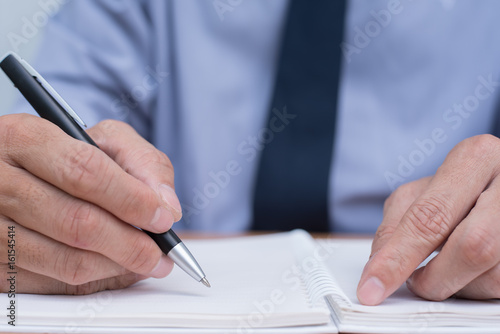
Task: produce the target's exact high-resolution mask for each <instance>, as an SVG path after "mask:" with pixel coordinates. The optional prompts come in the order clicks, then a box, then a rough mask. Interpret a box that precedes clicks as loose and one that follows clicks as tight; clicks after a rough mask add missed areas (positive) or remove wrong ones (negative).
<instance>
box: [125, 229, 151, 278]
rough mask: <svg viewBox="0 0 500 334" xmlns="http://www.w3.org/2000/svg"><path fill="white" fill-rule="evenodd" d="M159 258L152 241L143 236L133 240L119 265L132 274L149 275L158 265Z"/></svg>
mask: <svg viewBox="0 0 500 334" xmlns="http://www.w3.org/2000/svg"><path fill="white" fill-rule="evenodd" d="M160 256H161V254H160V252H159V249H158V247H157V246H156V245H155V244H154V242H153V240H152V239H151V238H149V237H147V235H146V234H144V235H141V236H138V237H137V238H136V239H135V240H134V242H133V243H132V244H131V247H130V248H129V251H128V252H127V253H126V254H124V258H123V259H122V261H120V264H121V265H122V266H123V267H125V268H127V269H128V270H130V271H132V272H135V273H139V274H149V273H150V272H151V271H152V270H153V269H154V267H155V266H156V264H157V263H158V261H159V258H160Z"/></svg>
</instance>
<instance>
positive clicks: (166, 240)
mask: <svg viewBox="0 0 500 334" xmlns="http://www.w3.org/2000/svg"><path fill="white" fill-rule="evenodd" d="M144 232H146V233H147V235H149V236H150V237H151V239H153V240H154V241H155V242H156V244H157V245H158V246H159V247H160V249H161V250H162V251H163V253H165V254H168V253H169V252H170V251H171V250H172V248H174V247H175V246H176V245H177V244H179V243H181V239H179V237H178V236H177V234H175V232H174V231H172V230H168V231H167V232H165V233H160V234H156V233H152V232H149V231H144Z"/></svg>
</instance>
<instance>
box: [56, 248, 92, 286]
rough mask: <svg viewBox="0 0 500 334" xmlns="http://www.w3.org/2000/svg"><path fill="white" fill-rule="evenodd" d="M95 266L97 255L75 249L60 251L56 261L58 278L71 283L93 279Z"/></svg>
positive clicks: (80, 282)
mask: <svg viewBox="0 0 500 334" xmlns="http://www.w3.org/2000/svg"><path fill="white" fill-rule="evenodd" d="M95 267H96V263H95V257H93V256H90V255H89V254H84V253H82V252H80V251H77V250H74V249H67V250H64V251H62V252H59V254H58V255H57V256H56V258H55V261H54V271H55V272H56V273H57V277H58V279H59V280H60V281H62V282H64V283H67V284H71V285H80V284H85V283H87V282H90V281H92V277H93V276H94V268H95Z"/></svg>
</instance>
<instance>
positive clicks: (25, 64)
mask: <svg viewBox="0 0 500 334" xmlns="http://www.w3.org/2000/svg"><path fill="white" fill-rule="evenodd" d="M10 54H11V55H12V56H14V57H15V58H16V59H17V60H18V61H19V62H20V63H21V65H22V66H23V67H24V69H25V70H26V71H28V73H29V74H30V75H31V76H32V77H34V78H35V79H36V80H37V81H38V83H40V85H41V86H42V87H43V89H45V91H47V93H48V94H49V95H50V96H52V98H53V99H54V100H56V102H57V103H59V105H60V106H61V107H62V109H63V110H64V111H65V112H66V113H67V114H68V115H69V116H70V117H71V118H72V119H73V120H75V122H76V123H78V124H79V125H80V126H82V127H83V128H86V127H87V124H85V122H84V121H83V120H82V119H81V118H80V116H78V114H77V113H76V112H75V111H74V110H73V108H71V107H70V106H69V104H68V103H67V102H66V101H64V99H63V98H62V97H61V95H59V94H58V93H57V92H56V91H55V89H54V88H52V86H51V85H50V84H49V83H48V82H47V81H46V80H45V79H44V78H43V77H42V76H41V75H40V73H38V72H37V71H36V70H35V69H34V68H33V67H31V65H30V64H28V62H27V61H25V60H24V59H22V58H21V57H19V56H18V55H17V54H15V53H13V52H12V53H10Z"/></svg>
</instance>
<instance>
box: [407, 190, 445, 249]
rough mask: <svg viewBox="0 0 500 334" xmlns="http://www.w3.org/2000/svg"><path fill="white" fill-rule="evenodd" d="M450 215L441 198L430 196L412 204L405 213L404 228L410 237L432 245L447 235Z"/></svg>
mask: <svg viewBox="0 0 500 334" xmlns="http://www.w3.org/2000/svg"><path fill="white" fill-rule="evenodd" d="M451 220H452V214H451V210H450V208H449V207H448V205H447V204H446V200H444V199H443V198H441V196H432V197H430V198H427V199H422V200H420V201H418V202H416V203H414V204H413V205H412V206H411V207H410V209H408V212H407V213H406V222H407V224H404V227H405V228H406V229H407V232H409V233H410V234H411V235H413V236H415V237H417V238H419V239H423V240H428V241H430V242H432V243H434V242H437V241H442V240H443V239H444V238H446V236H447V235H448V233H449V231H450V228H451V224H452V222H451Z"/></svg>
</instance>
